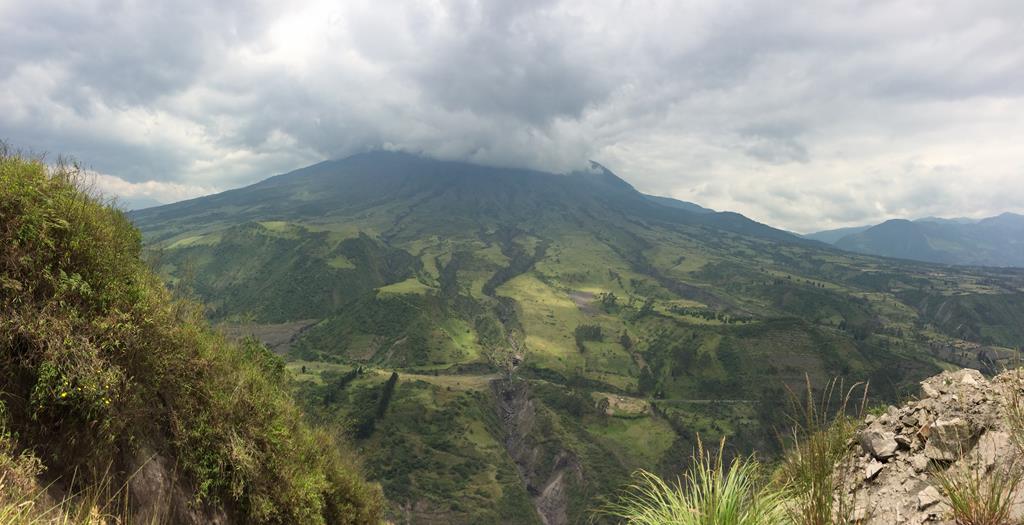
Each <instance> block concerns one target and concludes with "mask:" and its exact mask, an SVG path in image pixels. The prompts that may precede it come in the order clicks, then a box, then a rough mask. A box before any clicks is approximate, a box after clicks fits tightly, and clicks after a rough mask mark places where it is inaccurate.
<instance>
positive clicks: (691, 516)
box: [602, 440, 788, 525]
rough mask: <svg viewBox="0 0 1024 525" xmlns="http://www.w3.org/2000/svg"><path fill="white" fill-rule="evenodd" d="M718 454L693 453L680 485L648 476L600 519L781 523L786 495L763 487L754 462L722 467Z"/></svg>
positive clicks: (694, 524)
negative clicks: (606, 517)
mask: <svg viewBox="0 0 1024 525" xmlns="http://www.w3.org/2000/svg"><path fill="white" fill-rule="evenodd" d="M724 445H725V441H724V440H723V441H722V442H721V443H720V444H719V448H718V451H717V452H711V451H707V450H705V449H704V448H703V445H702V444H701V443H700V441H699V440H698V449H697V452H696V453H695V454H694V456H693V462H692V463H691V465H690V467H689V469H688V470H687V471H686V473H685V474H684V477H683V480H682V481H679V480H677V481H676V482H675V483H668V482H665V481H664V480H662V479H661V478H659V477H658V476H656V475H654V474H651V473H650V472H647V471H643V470H641V471H638V472H637V473H636V475H635V477H636V481H635V482H634V483H633V484H632V485H630V486H629V487H627V488H626V489H625V491H624V493H623V494H622V495H621V496H620V498H619V500H618V501H617V502H614V503H610V504H608V505H607V506H606V507H605V508H604V509H603V510H602V514H605V515H608V516H612V517H614V518H618V519H621V520H623V521H624V522H625V523H628V524H630V525H665V524H673V525H771V524H776V523H786V519H785V518H786V508H785V503H786V501H787V495H788V491H787V490H786V489H784V488H781V489H780V488H774V487H772V486H771V485H769V484H767V483H766V479H765V476H764V473H763V472H762V469H761V466H760V463H758V462H757V460H755V459H754V458H753V457H749V458H735V459H733V460H732V462H731V463H730V464H729V465H728V467H727V466H726V465H725V464H724V461H723V459H722V454H723V450H724Z"/></svg>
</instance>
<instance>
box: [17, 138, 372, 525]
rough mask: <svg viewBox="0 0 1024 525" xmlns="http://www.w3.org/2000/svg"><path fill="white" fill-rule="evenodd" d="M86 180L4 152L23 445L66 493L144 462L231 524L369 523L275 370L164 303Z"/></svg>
mask: <svg viewBox="0 0 1024 525" xmlns="http://www.w3.org/2000/svg"><path fill="white" fill-rule="evenodd" d="M82 181H83V177H82V170H80V169H79V168H78V167H77V166H75V165H73V164H67V163H59V164H58V165H57V166H56V167H54V166H48V165H46V164H45V163H43V162H42V161H41V160H39V159H33V158H27V157H25V156H23V155H20V154H17V153H15V152H12V151H11V150H10V149H9V148H7V147H6V146H3V145H0V401H2V402H3V403H4V404H5V406H6V407H7V420H8V424H9V426H10V429H11V430H12V432H13V434H16V436H15V438H16V439H13V438H12V439H13V441H14V442H15V443H16V446H17V448H18V449H21V450H33V451H34V452H35V453H36V456H37V457H38V458H39V460H40V461H41V465H42V466H43V467H45V469H46V472H45V476H47V478H46V479H47V480H49V482H52V483H55V484H56V485H57V486H61V487H64V488H65V489H66V491H67V493H69V494H78V493H82V492H83V491H85V490H86V489H87V488H88V487H90V486H97V485H98V484H101V483H102V482H103V481H104V480H108V482H109V486H111V487H121V486H123V485H124V484H126V483H127V482H128V481H129V479H130V476H131V474H132V473H133V472H135V471H136V470H137V469H138V468H139V466H140V465H139V462H138V461H137V459H136V458H138V457H140V456H151V457H157V458H163V459H165V460H166V461H165V462H166V463H168V464H170V465H171V466H172V467H173V472H169V473H168V475H174V476H177V474H178V473H180V475H181V478H182V483H183V485H185V486H183V487H181V488H182V490H186V489H187V491H188V492H189V494H190V498H191V499H192V500H193V501H194V502H196V503H201V504H205V505H212V506H216V507H218V508H221V509H226V512H228V514H229V515H230V516H233V517H235V518H236V519H237V520H238V521H241V522H245V523H368V522H374V521H377V520H379V514H380V509H381V503H380V494H379V489H378V488H377V487H375V486H373V485H369V484H367V483H366V482H364V481H363V480H362V479H361V477H360V476H359V475H358V472H357V469H356V467H355V465H354V462H353V460H352V459H351V455H349V454H345V453H344V452H343V447H342V445H343V444H342V443H339V441H338V440H337V439H336V438H335V437H333V435H331V434H329V433H327V432H325V431H323V430H317V429H313V428H311V427H309V426H308V425H307V424H306V423H305V422H304V420H303V417H302V415H301V413H300V412H299V410H298V408H297V407H296V405H295V403H294V402H293V400H292V398H291V396H290V393H289V391H288V389H287V383H288V382H287V379H286V377H285V371H284V366H283V363H282V362H281V361H280V360H279V359H278V358H277V357H276V356H274V355H273V354H271V353H270V352H269V351H268V350H267V349H266V348H265V347H263V346H262V345H260V344H259V343H257V342H255V341H247V342H243V343H230V342H228V341H226V340H225V339H224V338H223V337H221V336H220V335H218V334H216V333H214V332H213V331H212V330H211V329H210V327H209V326H208V324H207V323H206V321H205V320H204V318H203V315H202V309H201V308H200V307H199V306H197V305H195V304H192V303H190V302H188V301H183V300H179V299H175V298H174V297H172V296H171V294H170V293H169V292H168V291H167V290H166V288H165V287H164V286H163V284H162V283H161V282H160V280H159V279H158V278H157V277H155V276H154V274H153V273H152V272H151V271H149V269H148V268H147V267H146V265H145V264H144V263H143V262H142V260H141V258H140V255H141V237H140V234H139V232H138V230H136V229H135V228H134V227H133V226H132V225H131V224H130V222H129V221H128V219H127V218H126V217H125V215H124V214H123V213H122V212H120V211H119V210H117V209H116V208H114V207H113V206H111V205H110V203H108V202H104V201H103V200H102V199H100V198H98V197H97V196H95V195H90V194H89V193H88V192H87V191H83V189H82V188H83V186H82ZM115 492H117V491H115ZM156 496H157V495H153V497H156Z"/></svg>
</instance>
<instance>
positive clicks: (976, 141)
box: [0, 0, 1024, 231]
mask: <svg viewBox="0 0 1024 525" xmlns="http://www.w3.org/2000/svg"><path fill="white" fill-rule="evenodd" d="M0 46H2V48H3V49H4V50H5V51H4V53H2V54H0V138H5V139H7V140H9V141H11V142H12V143H14V144H16V145H19V146H25V147H31V148H34V149H37V150H49V151H53V152H64V153H70V154H72V155H75V156H77V157H78V158H80V159H82V160H83V161H86V162H87V163H88V164H89V165H90V166H91V167H92V168H94V169H95V170H96V171H98V172H100V173H103V174H105V177H104V180H106V181H107V184H106V187H108V188H109V189H110V190H111V191H113V192H119V193H121V194H123V195H130V196H133V197H138V196H143V197H150V198H155V199H158V200H160V199H162V200H171V199H177V198H183V197H187V196H194V195H197V194H201V193H205V192H209V191H214V190H216V189H226V188H229V187H234V186H238V185H242V184H245V183H249V182H253V181H255V180H258V179H261V178H264V177H266V176H269V175H271V174H274V173H278V172H282V171H287V170H290V169H293V168H296V167H300V166H303V165H306V164H311V163H313V162H316V161H319V160H323V159H325V158H338V157H344V156H347V155H349V154H352V153H357V152H360V151H366V150H370V149H380V148H386V149H404V150H408V151H413V152H420V153H425V154H428V155H432V156H436V157H441V158H449V159H461V160H468V161H475V162H482V163H488V164H497V165H514V166H523V167H532V168H541V169H547V170H553V171H567V170H571V169H575V168H578V167H582V166H586V165H587V164H586V161H587V160H589V159H594V160H597V161H599V162H601V163H602V164H604V165H606V166H608V167H609V168H611V169H613V170H614V171H616V172H617V173H619V174H620V175H621V176H623V177H624V178H626V179H627V180H629V181H630V182H632V183H633V184H634V185H635V186H636V187H637V188H638V189H640V190H642V191H646V192H649V193H655V194H662V195H672V196H675V197H679V198H683V199H686V200H692V201H696V202H699V203H701V204H703V205H706V206H709V207H713V208H716V209H731V210H736V211H739V212H742V213H745V214H747V215H750V216H751V217H754V218H756V219H758V220H762V221H765V222H769V223H771V224H774V225H778V226H781V227H787V228H791V229H795V230H798V231H809V230H815V229H822V228H828V227H835V226H842V225H849V224H859V223H865V222H878V221H880V220H884V219H886V218H891V217H897V216H906V217H917V216H927V215H940V216H954V215H956V216H959V215H966V216H985V215H994V214H996V213H998V212H1002V211H1006V210H1011V211H1013V210H1017V211H1021V210H1022V208H1021V205H1020V204H1019V203H1021V202H1024V150H1022V149H1021V148H1020V147H1019V144H1020V142H1021V140H1022V139H1024V5H1022V4H1020V3H1019V2H1015V1H996V0H992V1H985V0H979V1H976V2H969V3H934V2H911V1H907V2H877V1H873V0H863V1H853V0H848V1H839V0H836V1H824V2H815V3H813V5H812V4H810V3H798V4H794V3H792V2H784V1H758V2H731V1H724V2H723V1H714V2H711V1H707V2H676V1H665V2H659V1H652V2H633V1H611V2H588V1H548V0H530V1H521V2H504V1H491V2H485V1H470V0H457V1H409V2H387V1H358V0H355V1H346V2H310V3H299V4H296V3H286V2H260V3H257V2H236V1H225V2H199V1H194V0H181V1H177V2H114V1H91V2H89V1H86V2H57V1H54V2H46V1H31V2H30V1H27V0H0ZM101 183H102V181H101Z"/></svg>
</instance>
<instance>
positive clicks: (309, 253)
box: [131, 153, 1024, 523]
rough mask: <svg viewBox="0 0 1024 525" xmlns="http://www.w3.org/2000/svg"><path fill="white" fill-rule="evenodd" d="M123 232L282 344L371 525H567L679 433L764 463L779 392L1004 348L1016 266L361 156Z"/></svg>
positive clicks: (568, 181) (674, 461)
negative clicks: (370, 506)
mask: <svg viewBox="0 0 1024 525" xmlns="http://www.w3.org/2000/svg"><path fill="white" fill-rule="evenodd" d="M131 217H132V220H133V221H135V223H136V224H137V225H139V227H140V228H141V230H142V231H143V234H144V238H145V244H146V247H147V252H148V253H149V254H150V258H151V261H152V264H153V265H154V266H155V267H156V268H157V269H158V271H159V272H160V273H161V274H162V275H163V276H164V277H165V279H167V281H168V282H169V283H170V284H171V285H172V286H174V287H175V288H176V289H182V290H186V291H187V292H188V293H190V294H193V295H194V296H196V297H197V298H199V299H201V300H202V301H204V303H206V305H207V308H208V309H207V313H208V316H209V317H210V318H211V319H213V320H214V321H215V322H218V323H221V324H222V325H224V326H225V327H226V330H227V329H230V330H231V331H232V332H233V333H241V334H244V333H246V331H245V330H246V329H245V328H239V327H251V331H250V332H248V333H252V334H254V335H260V334H268V333H269V334H271V335H273V336H274V338H275V339H276V340H287V341H289V344H288V345H287V347H288V349H287V350H286V352H287V354H286V355H285V357H286V359H287V360H288V365H287V366H288V368H289V369H290V370H291V371H292V373H293V374H294V375H295V378H296V379H295V384H296V386H295V388H296V390H297V392H298V397H299V398H300V399H304V400H305V408H306V410H307V412H308V413H309V414H310V417H311V418H313V419H314V420H315V421H321V422H324V423H325V424H334V425H339V426H340V427H341V428H344V429H346V432H347V433H349V434H350V435H351V436H352V438H353V439H355V440H356V441H357V444H358V446H359V448H360V450H363V451H365V453H366V455H367V458H366V461H367V470H368V473H369V475H370V477H371V479H373V480H375V481H379V482H380V483H382V485H383V486H384V492H385V495H386V497H387V499H388V501H389V505H390V507H389V508H390V516H391V517H393V518H394V519H414V520H416V521H422V522H427V523H439V522H443V523H491V522H502V523H537V522H541V521H542V517H543V519H549V520H555V521H556V522H558V523H565V522H572V521H576V520H579V519H582V518H583V517H584V516H585V515H586V513H587V512H588V511H589V509H592V508H593V507H594V506H595V505H597V502H598V501H599V500H600V498H601V497H602V496H603V495H607V494H610V493H611V492H612V491H614V490H616V489H617V488H618V487H620V486H621V485H622V484H623V483H625V482H626V481H628V476H629V472H632V471H633V470H635V469H636V468H646V469H652V470H657V471H659V472H664V473H673V472H678V471H679V468H681V466H682V465H683V464H684V463H685V462H686V461H688V460H689V457H690V453H691V452H692V450H693V448H694V447H695V446H696V441H695V436H696V435H697V434H699V435H700V436H701V437H702V438H704V439H707V440H717V439H719V438H722V437H728V442H729V443H730V444H731V445H730V447H732V448H731V450H733V452H735V453H741V454H746V453H749V452H751V451H753V450H759V451H762V452H763V453H765V454H771V451H772V450H773V449H774V447H776V446H777V440H776V439H775V435H774V434H773V432H772V428H773V425H774V424H775V422H776V421H778V420H779V419H778V418H779V417H782V416H781V415H780V410H782V408H783V407H782V405H783V403H782V402H781V401H782V400H783V399H784V394H783V393H784V391H785V388H787V387H789V388H793V389H801V388H805V387H806V381H807V380H810V381H811V383H812V386H814V387H816V388H817V387H820V386H822V385H824V384H826V383H827V382H828V381H829V380H830V379H831V378H833V377H837V376H841V377H844V378H849V379H850V380H851V381H862V380H869V381H871V384H872V391H873V392H874V395H876V396H878V397H879V398H880V399H885V400H890V399H896V398H897V397H898V396H899V395H900V392H901V388H902V385H906V384H911V383H913V382H915V381H917V380H919V379H922V378H924V377H928V376H930V375H933V374H934V373H936V372H938V371H939V370H940V369H941V368H942V367H947V366H953V365H961V366H974V367H981V368H984V367H994V366H999V363H1002V362H1004V361H1005V360H1006V359H1009V358H1011V357H1012V356H1013V355H1014V354H1015V351H1014V349H1015V348H1017V347H1019V346H1020V345H1022V344H1024V327H1021V326H1020V325H1019V323H1017V322H1016V320H1017V319H1019V318H1020V316H1022V315H1024V292H1022V290H1024V272H1022V271H1013V270H999V271H996V270H993V269H973V268H967V269H965V268H950V267H945V266H941V265H933V264H925V263H917V262H912V261H902V260H893V259H885V258H879V257H873V256H867V255H859V254H854V253H848V252H844V251H842V250H839V249H836V248H834V247H831V246H828V245H826V244H824V243H821V242H818V241H814V240H808V239H802V238H799V237H796V236H795V235H793V234H790V233H787V232H784V231H781V230H777V229H774V228H771V227H769V226H766V225H763V224H760V223H757V222H754V221H751V220H750V219H747V218H745V217H743V216H741V215H739V214H735V213H730V212H699V210H697V211H688V210H686V209H678V204H675V203H674V202H667V201H661V202H658V199H654V200H652V199H651V198H650V197H649V196H646V195H643V194H641V193H639V192H637V191H636V190H635V189H633V188H632V186H630V185H629V184H628V183H625V182H624V181H622V180H621V179H618V178H617V177H615V176H614V174H613V173H611V172H610V171H607V170H603V169H600V168H599V167H597V166H595V167H593V168H592V169H591V170H588V171H586V172H583V173H581V172H577V173H575V174H566V175H555V174H547V173H542V172H535V171H529V170H512V169H501V168H492V167H486V166H476V165H471V164H467V163H451V162H446V161H436V160H432V159H424V158H421V157H416V156H412V155H405V154H394V153H386V154H376V155H368V156H367V155H364V156H357V157H354V158H350V159H343V160H341V161H334V162H329V163H321V164H317V165H314V166H311V167H309V168H306V169H304V170H298V171H297V172H292V173H290V174H284V175H283V176H278V177H274V178H271V179H268V180H266V181H264V182H261V183H258V184H257V185H254V186H250V187H248V188H243V189H240V190H233V191H232V192H226V193H224V194H220V195H214V196H209V197H205V198H201V199H196V200H194V201H189V202H186V203H180V204H177V205H170V206H166V207H162V208H156V209H154V210H147V211H143V212H137V213H133V214H131ZM295 327H298V328H295ZM289 330H291V331H289ZM394 374H397V376H395V375H394ZM392 377H395V379H394V380H392V379H391V378H392ZM495 381H500V382H499V383H495ZM389 385H390V386H389ZM385 395H386V396H387V397H381V396H385ZM382 399H387V400H388V402H389V405H388V406H385V405H384V404H383V401H381V400H382ZM722 400H726V401H729V402H728V403H717V402H715V401H722ZM602 407H603V408H602ZM548 487H551V490H552V491H553V493H551V494H548V495H547V496H544V497H537V495H538V494H544V491H545V490H546V488H548ZM548 496H550V497H548ZM462 502H471V503H465V504H464V503H462ZM531 509H532V510H531ZM410 513H411V514H410ZM402 516H405V517H404V518H400V517H402ZM410 516H411V517H410ZM563 519H564V521H563Z"/></svg>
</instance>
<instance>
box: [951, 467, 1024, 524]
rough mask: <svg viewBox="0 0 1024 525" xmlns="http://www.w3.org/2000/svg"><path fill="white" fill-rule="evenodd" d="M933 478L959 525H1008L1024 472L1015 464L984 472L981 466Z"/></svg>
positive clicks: (1012, 521) (965, 468)
mask: <svg viewBox="0 0 1024 525" xmlns="http://www.w3.org/2000/svg"><path fill="white" fill-rule="evenodd" d="M933 477H934V478H935V480H936V481H937V482H938V485H939V487H940V488H941V489H942V492H943V494H944V495H945V498H944V499H945V502H946V503H947V504H948V505H949V508H950V511H951V513H952V515H953V520H954V521H955V522H956V523H957V524H959V525H1008V524H1012V523H1020V520H1013V519H1011V516H1012V514H1013V512H1012V511H1013V506H1014V502H1015V500H1016V494H1017V490H1018V489H1020V487H1021V482H1022V481H1024V472H1022V471H1021V469H1020V466H1019V464H1018V463H1017V462H1013V461H1011V462H1009V463H1008V464H1007V465H1000V466H997V467H995V468H993V469H992V470H990V471H986V469H985V467H984V466H983V465H955V466H953V467H951V468H949V469H947V470H945V471H937V472H935V473H934V474H933Z"/></svg>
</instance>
